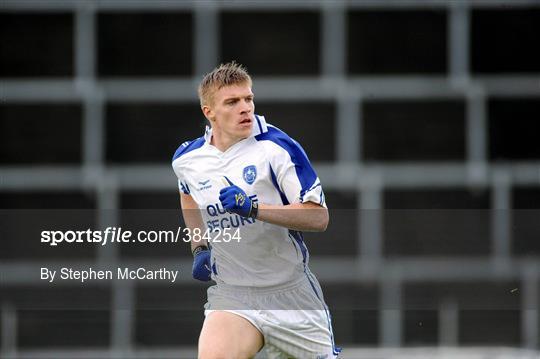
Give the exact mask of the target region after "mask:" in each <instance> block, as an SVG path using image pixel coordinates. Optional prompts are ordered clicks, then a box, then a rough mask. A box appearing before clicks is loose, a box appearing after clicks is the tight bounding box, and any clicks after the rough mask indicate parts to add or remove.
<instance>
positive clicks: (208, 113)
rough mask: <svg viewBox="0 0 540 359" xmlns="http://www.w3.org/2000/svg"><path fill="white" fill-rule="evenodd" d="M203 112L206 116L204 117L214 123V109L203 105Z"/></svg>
mask: <svg viewBox="0 0 540 359" xmlns="http://www.w3.org/2000/svg"><path fill="white" fill-rule="evenodd" d="M201 110H202V112H203V114H204V117H206V118H207V119H208V121H212V120H213V119H214V116H215V114H214V111H212V109H211V108H210V107H209V106H208V105H203V106H202V107H201Z"/></svg>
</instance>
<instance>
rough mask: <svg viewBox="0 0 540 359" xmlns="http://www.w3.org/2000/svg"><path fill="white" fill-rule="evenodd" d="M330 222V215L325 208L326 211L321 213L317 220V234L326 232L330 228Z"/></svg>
mask: <svg viewBox="0 0 540 359" xmlns="http://www.w3.org/2000/svg"><path fill="white" fill-rule="evenodd" d="M329 221H330V216H329V215H328V210H327V209H326V208H324V210H321V211H320V214H319V218H317V222H316V223H317V224H316V227H315V232H324V231H326V228H328V222H329Z"/></svg>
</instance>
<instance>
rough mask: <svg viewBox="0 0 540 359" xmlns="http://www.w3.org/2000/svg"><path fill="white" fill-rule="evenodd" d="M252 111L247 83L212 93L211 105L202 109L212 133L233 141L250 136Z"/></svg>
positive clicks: (253, 106)
mask: <svg viewBox="0 0 540 359" xmlns="http://www.w3.org/2000/svg"><path fill="white" fill-rule="evenodd" d="M205 108H206V110H205ZM254 110H255V104H254V103H253V92H251V87H250V86H249V84H247V83H246V84H240V85H233V86H225V87H222V88H221V89H219V90H217V91H216V92H215V93H214V97H213V101H212V103H211V104H210V105H208V106H204V107H203V112H204V114H205V115H206V117H207V118H208V119H210V121H211V123H212V131H213V132H214V133H217V132H219V133H221V135H223V136H226V137H227V138H230V139H234V140H241V139H244V138H247V137H249V136H250V135H251V129H252V128H253V112H254Z"/></svg>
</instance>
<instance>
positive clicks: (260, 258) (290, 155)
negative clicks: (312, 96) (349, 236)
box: [172, 62, 340, 359]
mask: <svg viewBox="0 0 540 359" xmlns="http://www.w3.org/2000/svg"><path fill="white" fill-rule="evenodd" d="M251 87H252V81H251V78H250V76H249V74H248V73H247V71H246V70H245V68H243V67H242V66H241V65H239V64H237V63H235V62H232V63H227V64H224V65H220V66H219V67H217V68H216V69H214V70H213V71H212V72H210V73H208V74H207V75H206V76H205V77H204V79H203V80H202V82H201V84H200V85H199V91H198V92H199V99H200V102H201V109H202V112H203V114H204V116H205V117H206V118H207V119H208V121H209V122H210V125H211V128H207V130H206V133H205V135H204V136H203V137H200V138H198V139H196V140H193V141H190V142H185V143H183V144H182V145H181V146H180V147H179V148H178V150H177V151H176V153H175V154H174V157H173V162H172V166H173V169H174V172H175V173H176V176H177V177H178V184H179V188H180V200H181V205H182V212H183V216H184V221H185V223H186V226H187V227H188V228H189V229H190V230H191V232H192V234H195V233H205V232H206V234H207V235H206V236H203V237H206V238H211V239H212V238H214V236H215V235H216V234H221V237H219V238H221V239H220V240H221V241H213V240H210V243H208V241H206V240H201V236H199V235H193V236H192V239H193V240H192V242H191V250H192V253H193V256H194V263H193V277H194V278H195V279H198V280H202V281H209V280H210V279H213V280H214V281H216V283H217V284H216V285H214V286H211V287H210V288H209V289H208V301H207V303H206V305H205V308H206V310H205V321H204V324H203V328H202V331H201V335H200V337H199V358H203V359H207V358H234V359H236V358H252V357H253V356H255V355H256V353H257V352H259V351H260V350H261V349H262V348H263V347H264V348H265V350H266V354H267V356H268V357H269V358H291V357H292V358H313V359H315V358H318V359H322V358H327V359H329V358H335V357H337V355H338V353H339V351H340V349H338V348H336V347H335V345H334V338H333V333H332V325H331V321H330V313H329V311H328V308H327V306H326V304H325V303H324V298H323V295H322V291H321V288H320V286H319V283H318V281H317V279H316V278H315V276H314V275H313V274H312V273H311V272H310V270H309V268H308V260H309V254H308V251H307V248H306V245H305V243H304V241H303V237H302V233H301V231H324V230H325V229H326V227H327V225H328V210H327V208H326V204H325V200H324V194H323V191H322V188H321V184H320V181H319V178H318V177H317V174H316V173H315V171H314V170H313V168H312V166H311V164H310V162H309V160H308V158H307V156H306V153H305V152H304V150H303V149H302V147H300V145H299V144H298V143H297V142H296V141H294V140H293V139H291V138H290V137H289V136H287V134H285V133H284V132H282V131H281V130H279V129H278V128H276V127H274V126H272V125H270V124H268V123H267V122H266V120H265V118H264V117H263V116H259V115H256V114H255V113H254V109H255V106H254V103H253V92H252V91H251ZM197 231H201V232H197ZM226 232H228V233H229V237H228V239H229V241H226V239H227V236H226V234H225V233H226ZM208 234H209V236H208ZM231 235H233V237H232V238H233V239H232V240H230V238H231ZM209 247H210V248H209Z"/></svg>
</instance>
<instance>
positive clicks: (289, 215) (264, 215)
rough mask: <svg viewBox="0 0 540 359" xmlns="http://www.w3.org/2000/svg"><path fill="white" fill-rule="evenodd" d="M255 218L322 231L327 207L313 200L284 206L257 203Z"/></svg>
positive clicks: (295, 227)
mask: <svg viewBox="0 0 540 359" xmlns="http://www.w3.org/2000/svg"><path fill="white" fill-rule="evenodd" d="M257 220H259V221H263V222H268V223H272V224H276V225H278V226H282V227H285V228H289V229H292V230H296V231H306V232H324V231H325V230H326V227H327V226H328V221H329V216H328V209H326V208H324V207H322V206H320V205H318V204H317V203H313V202H306V203H293V204H288V205H285V206H279V205H269V204H262V203H261V204H259V212H258V215H257Z"/></svg>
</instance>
